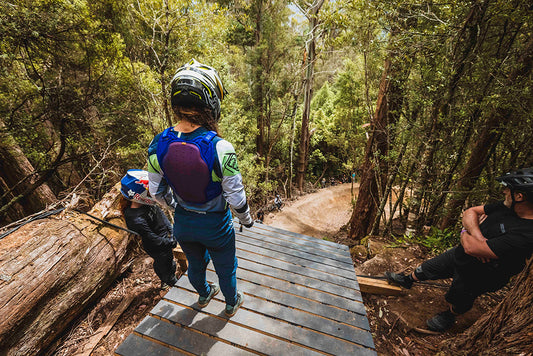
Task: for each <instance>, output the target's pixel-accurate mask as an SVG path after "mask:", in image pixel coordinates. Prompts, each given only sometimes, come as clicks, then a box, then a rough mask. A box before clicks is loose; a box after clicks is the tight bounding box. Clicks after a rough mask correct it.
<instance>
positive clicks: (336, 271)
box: [236, 240, 356, 280]
mask: <svg viewBox="0 0 533 356" xmlns="http://www.w3.org/2000/svg"><path fill="white" fill-rule="evenodd" d="M236 246H237V249H239V250H243V251H248V252H253V253H257V254H260V255H265V256H268V257H271V258H274V259H277V260H281V261H286V262H290V263H294V264H296V265H299V266H302V267H306V268H311V269H314V270H318V271H322V272H326V273H329V274H331V275H337V276H341V277H344V278H347V279H351V280H356V276H355V273H354V269H353V268H352V270H351V271H348V270H346V269H343V268H335V267H332V266H328V265H325V264H323V263H320V262H313V261H310V260H307V259H304V258H300V257H295V256H291V255H288V254H285V253H283V252H282V253H280V252H276V251H273V250H271V249H268V248H263V247H258V246H255V245H251V244H247V243H245V242H243V241H239V240H237V241H236Z"/></svg>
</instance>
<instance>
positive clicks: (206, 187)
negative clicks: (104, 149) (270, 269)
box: [148, 59, 253, 317]
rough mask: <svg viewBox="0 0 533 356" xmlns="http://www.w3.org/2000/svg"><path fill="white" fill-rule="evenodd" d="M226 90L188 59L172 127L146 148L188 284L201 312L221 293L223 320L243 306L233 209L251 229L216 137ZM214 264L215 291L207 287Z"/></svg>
mask: <svg viewBox="0 0 533 356" xmlns="http://www.w3.org/2000/svg"><path fill="white" fill-rule="evenodd" d="M225 94H226V91H225V89H224V86H223V85H222V81H221V80H220V77H219V75H218V73H217V71H216V70H215V69H214V68H212V67H209V66H206V65H204V64H201V63H199V62H197V61H196V60H194V59H193V60H192V61H190V62H189V63H187V64H185V65H184V66H182V67H180V68H179V69H178V70H177V71H176V74H175V75H174V77H173V78H172V81H171V104H172V110H173V113H174V116H175V118H176V120H177V124H176V125H175V126H173V127H169V128H167V129H166V130H165V131H163V132H162V133H159V134H158V135H157V136H155V138H154V139H153V140H152V143H151V144H150V147H149V148H148V156H149V158H148V163H149V164H148V165H149V169H148V172H149V177H150V184H149V189H150V193H151V194H152V195H153V196H154V197H155V198H156V199H157V200H158V201H160V202H161V203H162V204H165V203H166V202H167V199H164V196H165V193H166V192H168V191H169V190H170V189H171V190H172V191H173V193H174V198H175V199H176V201H177V204H176V207H175V211H174V236H175V237H176V239H177V240H178V243H179V244H180V246H181V248H182V249H183V252H184V253H185V255H186V256H187V260H188V261H189V269H188V277H189V281H190V282H191V284H192V285H193V287H194V288H195V289H196V291H197V292H198V294H199V298H198V305H199V306H200V307H205V306H207V304H208V303H209V302H210V301H211V299H212V298H213V297H214V296H215V295H216V294H217V293H218V292H219V290H222V294H223V295H224V298H225V301H226V309H225V313H226V315H227V316H228V317H231V316H233V315H234V314H235V313H236V312H237V310H238V308H239V307H240V306H241V304H242V303H243V301H244V295H243V293H242V292H241V291H238V290H237V279H236V271H237V258H236V256H235V230H234V229H233V220H232V213H231V211H230V209H229V207H231V208H233V210H234V211H235V215H236V217H237V218H238V219H239V221H240V222H241V224H242V225H244V226H246V227H251V226H252V225H253V220H252V217H251V216H250V209H249V207H248V204H247V202H246V194H245V191H244V186H243V183H242V177H241V174H240V172H239V168H238V165H237V157H236V155H235V150H234V148H233V146H232V145H231V144H230V143H229V142H228V141H226V140H224V139H222V138H221V137H220V136H219V135H218V134H217V131H218V125H217V123H218V121H219V118H220V102H221V100H222V99H223V98H224V96H225ZM210 259H212V260H213V264H214V266H215V270H216V273H217V276H218V278H219V283H220V287H219V285H218V284H216V283H211V284H209V283H207V281H206V268H207V265H208V263H209V261H210Z"/></svg>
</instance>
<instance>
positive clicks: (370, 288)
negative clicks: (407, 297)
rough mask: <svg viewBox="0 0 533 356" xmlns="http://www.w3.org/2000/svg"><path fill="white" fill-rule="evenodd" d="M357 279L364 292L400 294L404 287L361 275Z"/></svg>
mask: <svg viewBox="0 0 533 356" xmlns="http://www.w3.org/2000/svg"><path fill="white" fill-rule="evenodd" d="M357 280H358V281H359V287H360V288H361V292H362V293H371V294H382V295H399V294H401V292H402V288H400V287H397V286H393V285H390V284H388V283H387V281H385V280H379V279H374V278H367V277H361V276H358V277H357Z"/></svg>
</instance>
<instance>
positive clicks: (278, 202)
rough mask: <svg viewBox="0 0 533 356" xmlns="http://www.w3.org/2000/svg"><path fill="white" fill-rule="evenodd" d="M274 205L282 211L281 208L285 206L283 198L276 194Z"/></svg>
mask: <svg viewBox="0 0 533 356" xmlns="http://www.w3.org/2000/svg"><path fill="white" fill-rule="evenodd" d="M274 204H275V205H276V208H277V209H278V210H281V207H282V206H283V201H282V200H281V196H280V195H279V194H278V193H276V198H274Z"/></svg>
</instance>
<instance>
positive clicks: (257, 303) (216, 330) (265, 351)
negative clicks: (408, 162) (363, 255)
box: [115, 224, 376, 356]
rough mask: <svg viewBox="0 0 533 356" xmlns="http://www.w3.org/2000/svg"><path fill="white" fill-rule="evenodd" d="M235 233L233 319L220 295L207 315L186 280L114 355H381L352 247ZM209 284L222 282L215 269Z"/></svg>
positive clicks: (272, 232) (263, 230)
mask: <svg viewBox="0 0 533 356" xmlns="http://www.w3.org/2000/svg"><path fill="white" fill-rule="evenodd" d="M235 231H236V232H237V242H236V244H237V257H238V259H239V268H238V270H237V278H238V280H237V288H238V289H240V290H242V291H243V292H244V304H243V306H242V307H241V308H240V309H239V311H238V312H237V314H235V315H234V316H233V317H232V318H230V319H228V318H227V317H226V316H225V315H224V307H225V303H224V297H223V296H222V293H219V294H218V295H217V296H216V298H215V299H213V300H212V301H211V302H210V303H209V305H208V306H207V307H205V308H203V309H201V308H199V307H198V305H197V304H196V302H197V299H198V295H197V294H196V292H195V291H194V289H193V288H192V286H191V285H190V283H189V281H188V279H187V278H186V277H182V278H181V279H180V280H179V282H178V283H177V285H176V286H175V287H173V288H171V289H170V290H169V291H168V292H167V294H166V295H165V297H164V298H163V299H162V300H161V301H160V302H159V303H158V304H157V305H156V306H155V307H154V309H153V310H152V311H151V312H150V314H149V315H148V316H147V317H146V318H145V319H144V320H143V321H142V322H141V323H140V324H139V326H138V327H137V328H136V329H135V330H134V332H133V334H131V335H129V336H128V337H127V339H126V340H125V341H124V342H123V343H122V344H121V345H120V346H119V347H118V348H117V349H116V351H115V353H116V354H118V355H124V356H134V355H216V356H225V355H251V354H259V355H306V356H307V355H323V354H326V355H376V352H375V350H374V342H373V340H372V335H371V333H370V327H369V324H368V319H367V318H366V311H365V307H364V305H363V302H362V299H361V293H360V292H359V285H358V283H357V277H356V274H355V270H354V268H353V265H352V260H351V258H350V253H349V250H348V247H347V246H344V245H339V244H336V243H332V242H328V241H323V240H320V239H316V238H313V237H309V236H305V235H301V234H296V233H293V232H289V231H285V230H281V229H278V228H273V227H270V226H267V225H262V224H256V225H254V227H253V228H251V229H246V228H244V229H243V231H242V232H239V226H238V224H235ZM207 280H208V281H209V282H217V281H218V279H217V277H216V274H215V272H214V269H213V268H212V265H210V266H209V269H208V271H207Z"/></svg>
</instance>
